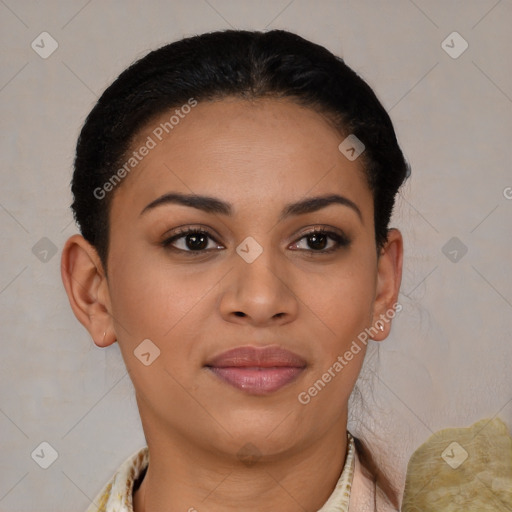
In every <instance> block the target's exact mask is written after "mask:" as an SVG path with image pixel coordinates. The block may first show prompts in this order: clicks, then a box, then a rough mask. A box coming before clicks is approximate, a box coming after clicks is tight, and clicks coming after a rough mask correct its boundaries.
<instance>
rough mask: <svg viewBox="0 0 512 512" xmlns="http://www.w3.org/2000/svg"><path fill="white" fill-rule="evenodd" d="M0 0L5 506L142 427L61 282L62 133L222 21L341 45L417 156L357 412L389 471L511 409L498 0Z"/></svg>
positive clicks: (115, 455)
mask: <svg viewBox="0 0 512 512" xmlns="http://www.w3.org/2000/svg"><path fill="white" fill-rule="evenodd" d="M0 17H1V31H0V38H1V46H2V55H1V77H0V103H1V108H2V115H1V117H0V123H1V127H2V133H3V136H2V139H1V153H0V154H1V159H2V166H1V187H0V229H1V237H2V264H1V270H0V307H1V317H0V324H1V350H2V354H1V357H0V443H1V454H2V456H1V457H0V510H1V511H9V512H11V511H12V512H14V511H27V512H28V511H34V510H36V509H37V510H38V511H39V512H44V511H64V510H66V511H82V510H84V509H85V508H86V507H87V506H88V505H89V503H90V501H91V499H92V498H93V497H94V496H95V495H96V493H97V492H98V491H99V489H100V488H101V487H102V486H103V485H104V484H105V483H106V481H107V480H108V479H109V478H110V477H111V475H112V474H113V472H114V471H115V470H116V469H117V467H118V466H119V465H120V463H121V462H122V461H123V460H124V459H125V458H126V457H128V456H129V455H130V454H132V453H133V452H134V451H135V450H137V449H138V448H140V447H141V446H142V445H144V437H143V434H142V430H141V426H140V420H139V418H138V412H137V409H136V404H135V399H134V396H133V389H132V385H131V383H130V381H129V377H128V376H127V374H126V371H125V369H124V364H123V362H122V359H121V356H120V353H119V350H118V347H117V345H113V346H112V347H109V348H107V349H99V348H97V347H96V346H95V345H94V344H93V343H92V341H91V340H90V338H89V336H88V334H87V332H86V331H85V330H84V329H83V328H82V326H81V325H80V324H79V323H78V322H77V320H76V319H75V317H74V316H73V314H72V312H71V309H70V307H69V304H68V300H67V297H66V295H65V293H64V289H63V287H62V284H61V278H60V272H59V264H60V261H59V259H60V252H61V249H62V246H63V243H64V241H65V240H66V238H67V237H69V236H70V235H72V234H73V233H75V232H76V227H75V225H74V223H73V220H72V216H71V213H70V210H69V204H70V202H71V194H70V191H69V180H70V177H71V172H72V161H73V151H74V145H75V142H76V137H77V135H78V130H79V128H80V126H81V124H82V122H83V121H84V119H85V116H86V115H87V113H88V112H89V110H90V109H91V108H92V106H93V104H94V102H95V100H96V99H97V97H98V96H99V94H101V92H102V91H103V90H104V88H105V87H106V86H107V85H108V84H109V83H110V82H111V81H112V80H113V79H114V78H115V77H116V76H117V75H118V74H119V73H120V72H121V71H122V70H123V69H124V68H125V67H126V66H127V65H128V64H130V63H131V62H132V61H133V60H135V59H136V58H138V57H141V56H142V55H144V54H146V53H147V52H148V51H149V50H151V49H155V48H157V47H159V46H160V45H162V44H164V43H167V42H170V41H172V40H175V39H177V38H180V37H182V36H186V35H192V34H196V33H201V32H204V31H210V30H216V29H223V28H228V27H235V28H249V29H270V28H285V29H289V30H292V31H296V32H298V33H299V34H301V35H302V36H304V37H306V38H309V39H311V40H313V41H315V42H317V43H320V44H323V45H325V46H327V47H328V48H329V49H330V50H332V51H333V52H335V53H338V54H340V55H342V56H343V57H344V58H345V60H346V62H347V63H348V64H349V65H350V66H352V67H353V68H354V69H355V70H356V71H357V72H359V73H360V74H361V75H362V76H363V77H364V78H365V79H366V80H367V81H368V82H369V83H370V85H371V86H372V87H374V89H375V90H376V92H377V94H378V96H379V98H380V99H381V100H382V102H383V104H384V106H385V107H386V109H388V111H389V112H390V115H391V117H392V119H393V121H394V123H395V127H396V130H397V134H398V138H399V141H400V143H401V146H402V147H403V150H404V152H405V154H406V156H407V158H408V160H409V161H410V163H411V165H412V177H411V178H410V180H409V181H408V182H407V184H406V185H405V187H404V188H403V189H402V192H401V195H400V197H399V199H398V203H397V208H396V212H395V215H394V218H393V225H394V226H396V227H399V228H400V229H401V230H402V232H403V234H404V237H405V268H404V276H403V284H402V293H401V295H400V301H401V303H402V305H403V308H404V309H403V311H402V312H401V313H400V314H399V315H398V316H397V317H396V319H395V321H394V324H393V330H392V333H391V335H390V337H389V338H388V339H387V340H386V341H385V342H384V343H382V346H381V349H380V355H379V357H378V358H373V359H370V360H369V361H368V362H369V363H370V364H369V365H368V366H367V368H366V370H365V373H364V375H366V376H367V378H364V375H363V378H362V379H361V383H360V386H359V387H361V389H362V390H363V394H364V395H365V402H364V405H365V407H363V408H360V409H361V410H360V411H359V412H358V413H357V414H356V415H355V416H356V419H357V421H356V422H355V423H354V424H353V428H354V430H355V431H358V432H361V433H364V434H365V435H366V436H368V438H369V441H370V442H372V443H373V445H374V447H375V450H377V451H378V453H381V454H383V455H382V456H385V457H387V458H388V460H389V461H390V464H391V466H392V467H393V468H394V469H395V471H394V472H393V473H392V475H393V476H392V477H393V478H394V479H395V480H396V481H397V482H398V484H399V485H401V484H402V483H403V479H404V475H405V470H406V465H407V460H408V458H409V456H410V455H411V453H412V452H413V450H414V449H415V448H416V447H417V446H418V445H419V444H421V443H422V442H423V441H425V440H426V439H427V438H428V436H429V435H430V434H431V433H433V432H435V431H437V430H439V429H441V428H444V427H452V426H468V425H470V424H471V423H473V422H475V421H477V420H479V419H481V418H492V417H494V416H496V415H497V416H499V417H500V418H502V419H503V420H504V421H506V422H507V424H508V426H509V429H510V428H511V427H512V390H511V388H512V383H511V373H512V372H511V369H510V367H511V356H512V343H511V341H512V339H511V334H510V325H511V317H512V315H511V313H512V273H511V272H510V265H511V256H512V250H511V240H512V237H511V229H510V227H511V217H512V199H511V198H512V188H510V187H512V172H511V166H510V162H512V144H511V133H512V115H511V114H512V72H511V67H510V49H511V48H512V31H511V30H510V27H511V26H512V3H511V1H510V0H501V1H496V0H478V1H477V0H472V1H469V0H465V1H441V0H439V1H426V0H423V1H421V0H415V1H414V2H413V1H412V0H410V1H408V0H393V1H388V2H378V1H376V0H374V1H369V0H365V1H361V0H357V1H355V0H354V1H335V0H324V1H319V2H313V1H311V0H309V1H308V0H293V1H290V0H272V1H259V2H249V1H236V2H235V1H233V0H187V1H185V0H181V1H179V0H173V1H167V2H164V1H157V0H150V1H146V2H144V3H142V2H135V1H131V2H122V1H115V0H112V1H108V2H106V1H105V2H101V1H99V0H92V1H89V2H87V1H83V0H76V1H66V2H64V1H62V2H57V1H46V2H36V1H28V0H24V1H14V0H0ZM44 31H46V32H48V33H49V34H51V36H52V37H53V38H54V39H55V40H56V41H57V42H58V45H59V46H58V48H57V50H56V51H55V52H54V53H53V54H52V55H51V56H49V57H48V58H46V59H43V58H42V57H40V55H39V54H38V53H36V51H34V50H33V49H32V47H31V43H32V41H34V40H35V41H36V42H37V41H39V44H40V46H41V43H40V39H41V38H40V37H38V36H39V35H40V34H41V33H42V32H44ZM453 31H457V32H458V33H460V34H461V36H462V37H463V38H464V39H465V40H466V41H467V43H468V44H469V47H468V49H467V50H466V51H465V52H464V53H462V55H460V56H459V57H458V58H452V57H451V56H450V55H449V54H448V53H447V52H446V51H445V50H444V49H443V47H442V45H441V43H442V42H443V40H445V39H446V37H447V36H448V35H449V34H451V33H452V32H453ZM449 41H450V40H449ZM448 44H450V45H451V46H454V48H453V49H452V51H456V50H458V49H460V48H461V46H460V44H459V42H457V41H454V43H451V42H449V43H448ZM45 48H46V49H48V48H49V45H48V40H46V43H45ZM452 237H456V238H457V240H455V241H452V242H450V243H449V244H448V246H446V245H445V244H447V243H448V242H449V240H450V239H452ZM464 247H466V248H467V253H466V254H464V255H462V254H463V250H461V249H463V248H464ZM453 250H456V251H457V260H456V261H451V259H453V258H454V255H455V253H453V252H452V254H451V255H450V251H453ZM44 251H47V252H44ZM461 255H462V256H461ZM450 258H451V259H450ZM370 411H371V415H370V413H369V412H370ZM43 441H46V442H48V443H49V444H50V445H51V446H52V447H53V448H54V449H55V450H56V451H57V452H58V458H57V460H56V461H55V462H54V463H53V464H52V465H51V466H50V467H49V468H48V469H43V468H41V467H40V466H39V465H38V464H37V463H36V462H35V460H33V458H32V457H31V453H32V452H33V451H34V450H35V449H36V448H37V447H38V446H39V445H40V443H41V442H43ZM48 453H49V452H48V450H47V451H46V454H45V457H48V456H49V455H48ZM384 454H385V455H384Z"/></svg>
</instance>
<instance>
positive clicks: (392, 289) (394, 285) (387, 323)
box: [372, 228, 403, 341]
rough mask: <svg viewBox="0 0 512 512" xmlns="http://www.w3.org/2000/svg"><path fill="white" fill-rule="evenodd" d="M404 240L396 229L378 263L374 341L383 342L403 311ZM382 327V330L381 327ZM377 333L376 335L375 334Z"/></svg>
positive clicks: (388, 239)
mask: <svg viewBox="0 0 512 512" xmlns="http://www.w3.org/2000/svg"><path fill="white" fill-rule="evenodd" d="M402 260H403V239H402V234H401V233H400V231H399V230H398V229H396V228H391V229H389V230H388V237H387V241H386V243H385V245H384V247H383V248H382V249H381V251H380V253H379V259H378V261H377V286H376V292H375V300H374V304H373V321H372V327H373V329H372V339H373V340H375V341H382V340H384V339H386V338H387V337H388V335H389V332H390V331H391V320H392V318H394V316H395V314H396V312H397V311H400V310H401V309H402V307H401V305H400V304H398V294H399V292H400V284H401V282H402ZM380 326H382V329H380V328H379V327H380ZM374 332H376V334H375V335H373V333H374Z"/></svg>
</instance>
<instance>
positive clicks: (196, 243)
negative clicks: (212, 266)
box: [187, 234, 208, 251]
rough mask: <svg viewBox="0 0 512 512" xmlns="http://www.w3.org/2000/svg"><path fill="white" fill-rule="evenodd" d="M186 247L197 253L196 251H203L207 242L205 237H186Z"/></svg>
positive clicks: (194, 235)
mask: <svg viewBox="0 0 512 512" xmlns="http://www.w3.org/2000/svg"><path fill="white" fill-rule="evenodd" d="M187 246H188V248H189V249H191V250H193V251H197V250H198V249H204V248H205V247H207V246H208V241H207V238H206V236H205V235H201V234H199V235H196V234H192V235H187Z"/></svg>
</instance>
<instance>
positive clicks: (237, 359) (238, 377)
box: [205, 346, 307, 395]
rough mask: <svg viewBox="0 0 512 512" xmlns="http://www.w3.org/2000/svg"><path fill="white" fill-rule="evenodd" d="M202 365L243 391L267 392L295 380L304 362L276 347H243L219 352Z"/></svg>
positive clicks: (253, 393) (271, 391)
mask: <svg viewBox="0 0 512 512" xmlns="http://www.w3.org/2000/svg"><path fill="white" fill-rule="evenodd" d="M205 366H206V368H207V369H208V370H210V371H211V372H212V373H213V374H214V375H215V376H217V377H218V378H220V379H221V380H222V381H223V382H225V383H227V384H229V385H231V386H233V387H235V388H237V389H239V390H241V391H244V392H245V393H248V394H251V395H267V394H270V393H274V392H276V391H278V390H279V389H281V388H283V387H284V386H286V385H287V384H289V383H291V382H292V381H294V380H295V379H297V378H298V377H299V375H300V374H301V373H302V372H303V371H304V370H305V368H306V366H307V364H306V361H304V359H302V358H301V357H300V356H298V355H297V354H294V353H293V352H290V351H288V350H285V349H283V348H280V347H277V346H267V347H251V346H245V347H238V348H235V349H232V350H228V351H227V352H223V353H222V354H220V355H218V356H216V357H215V358H213V359H212V360H210V361H209V362H208V363H207V364H206V365H205Z"/></svg>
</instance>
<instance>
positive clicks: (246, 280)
mask: <svg viewBox="0 0 512 512" xmlns="http://www.w3.org/2000/svg"><path fill="white" fill-rule="evenodd" d="M270 252H271V251H270V250H264V251H263V252H262V254H261V255H260V256H259V257H258V258H257V259H256V260H254V261H252V262H251V263H248V262H247V261H245V260H244V259H243V258H241V257H240V256H238V255H237V254H236V255H234V268H233V270H232V271H231V272H229V273H228V275H227V276H226V279H225V280H223V281H222V284H223V289H222V292H221V293H222V296H221V299H220V306H219V307H220V313H221V315H222V316H223V318H224V319H225V320H226V321H229V322H232V323H239V324H249V325H253V326H260V327H261V326H273V325H281V324H285V323H288V322H291V321H293V319H295V317H296V315H297V312H298V307H299V304H298V297H297V296H296V295H295V293H294V291H293V289H292V288H293V285H292V283H291V281H292V279H291V276H292V273H291V272H290V270H291V269H287V267H286V263H285V262H282V263H281V264H279V265H278V264H277V262H276V258H275V257H272V255H271V254H270Z"/></svg>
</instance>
